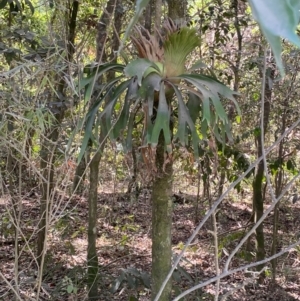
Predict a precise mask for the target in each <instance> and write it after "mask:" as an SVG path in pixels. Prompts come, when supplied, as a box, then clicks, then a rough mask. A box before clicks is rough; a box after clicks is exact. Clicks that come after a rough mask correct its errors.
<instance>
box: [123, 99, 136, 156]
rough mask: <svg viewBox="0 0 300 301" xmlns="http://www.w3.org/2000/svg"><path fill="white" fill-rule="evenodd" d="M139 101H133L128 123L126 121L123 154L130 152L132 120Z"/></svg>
mask: <svg viewBox="0 0 300 301" xmlns="http://www.w3.org/2000/svg"><path fill="white" fill-rule="evenodd" d="M139 101H140V99H137V100H136V101H135V104H134V106H133V109H132V111H131V112H130V116H129V121H128V128H127V137H126V141H125V145H124V152H125V153H127V152H131V151H132V132H133V128H134V118H135V114H136V108H137V105H138V103H139Z"/></svg>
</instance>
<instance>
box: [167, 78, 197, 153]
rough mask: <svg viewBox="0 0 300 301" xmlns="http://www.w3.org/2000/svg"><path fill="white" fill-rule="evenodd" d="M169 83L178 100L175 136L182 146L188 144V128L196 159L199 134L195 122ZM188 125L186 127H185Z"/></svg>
mask: <svg viewBox="0 0 300 301" xmlns="http://www.w3.org/2000/svg"><path fill="white" fill-rule="evenodd" d="M169 84H170V85H172V87H173V89H174V91H175V95H176V97H177V100H178V130H177V133H176V134H175V138H178V139H179V141H180V143H181V144H182V145H183V146H186V145H187V144H188V141H187V138H188V135H187V131H188V130H189V131H190V133H191V137H192V143H193V150H194V155H195V157H196V159H198V157H199V153H198V148H199V147H198V146H199V141H200V139H199V136H198V133H197V130H196V127H195V124H194V122H193V120H192V118H191V116H190V112H189V110H188V108H187V106H186V105H185V103H184V101H183V97H182V95H181V93H180V91H179V90H178V89H177V88H176V86H175V85H173V84H172V83H171V82H169ZM187 126H188V128H187Z"/></svg>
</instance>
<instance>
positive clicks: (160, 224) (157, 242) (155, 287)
mask: <svg viewBox="0 0 300 301" xmlns="http://www.w3.org/2000/svg"><path fill="white" fill-rule="evenodd" d="M172 165H173V164H172V161H171V160H170V162H167V163H166V162H165V146H164V136H163V134H162V133H161V134H160V137H159V141H158V145H157V150H156V167H157V173H156V175H155V179H154V182H153V186H152V197H151V200H152V300H153V299H154V298H155V296H156V295H157V293H158V291H159V289H160V287H161V285H162V283H163V281H164V280H165V278H166V276H167V274H168V273H169V271H170V269H171V258H172V240H171V227H172V199H171V194H172V177H173V166H172ZM171 290H172V284H171V281H169V283H168V284H167V285H166V287H165V289H164V291H163V293H162V295H161V297H160V299H159V300H160V301H169V300H170V298H171Z"/></svg>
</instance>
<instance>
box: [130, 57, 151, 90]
mask: <svg viewBox="0 0 300 301" xmlns="http://www.w3.org/2000/svg"><path fill="white" fill-rule="evenodd" d="M151 66H154V64H153V63H152V62H151V61H149V60H148V59H136V60H134V61H132V62H130V63H129V64H128V65H127V66H126V67H125V69H124V73H125V75H126V76H129V77H132V76H136V77H137V78H138V83H139V85H141V84H142V79H143V76H144V73H145V71H146V70H147V69H148V68H149V67H151Z"/></svg>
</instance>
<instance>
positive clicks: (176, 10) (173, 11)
mask: <svg viewBox="0 0 300 301" xmlns="http://www.w3.org/2000/svg"><path fill="white" fill-rule="evenodd" d="M167 2H168V16H169V17H170V18H171V19H172V20H175V21H176V20H178V19H184V18H185V17H186V15H187V1H186V0H182V1H178V0H167Z"/></svg>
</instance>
